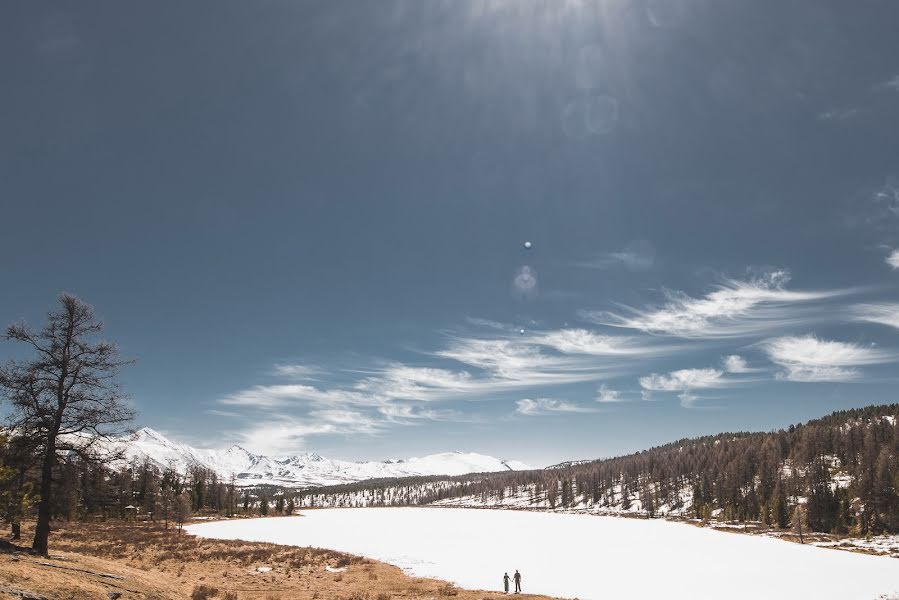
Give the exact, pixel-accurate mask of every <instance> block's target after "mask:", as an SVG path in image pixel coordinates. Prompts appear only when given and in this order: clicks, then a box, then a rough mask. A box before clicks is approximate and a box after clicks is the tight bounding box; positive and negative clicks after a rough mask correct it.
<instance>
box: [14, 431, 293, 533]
mask: <svg viewBox="0 0 899 600" xmlns="http://www.w3.org/2000/svg"><path fill="white" fill-rule="evenodd" d="M23 442H24V440H17V439H15V438H12V439H10V438H2V437H0V517H2V518H3V520H4V521H6V522H7V523H9V524H11V525H12V530H13V535H14V537H15V536H17V534H18V531H19V524H20V523H21V521H22V519H25V518H30V517H32V516H33V512H34V506H35V504H36V500H37V497H36V494H35V493H34V490H35V488H36V486H35V485H34V484H35V481H36V479H37V477H38V471H37V469H36V466H37V464H38V458H39V456H38V454H37V453H36V452H33V451H29V448H28V447H27V446H25V445H24V444H23ZM53 482H54V490H55V493H54V494H53V497H52V499H51V503H50V507H51V513H52V516H53V518H54V519H58V520H94V519H98V518H100V519H105V518H133V519H140V520H152V521H159V522H161V523H166V524H168V523H169V522H171V523H173V524H176V525H180V524H182V523H183V522H184V521H185V519H187V518H188V517H189V516H190V515H192V514H200V515H243V514H246V515H268V514H280V513H287V514H289V513H291V512H293V509H294V499H293V495H292V494H291V493H290V491H287V490H277V489H274V488H255V489H241V488H238V487H237V486H236V485H235V483H234V481H233V480H223V479H221V478H220V477H219V476H218V475H217V474H216V473H215V472H213V471H210V470H208V469H205V468H202V467H199V466H196V467H191V468H189V469H188V471H187V472H186V473H178V472H177V471H175V470H174V469H173V468H167V469H160V468H159V467H157V466H156V465H154V464H152V463H150V462H142V463H136V464H133V465H130V466H128V467H126V468H112V467H110V466H109V465H104V464H102V463H100V462H97V461H85V460H82V458H81V457H79V456H78V455H77V454H68V455H64V456H60V457H59V459H58V461H57V464H56V466H55V467H54V474H53Z"/></svg>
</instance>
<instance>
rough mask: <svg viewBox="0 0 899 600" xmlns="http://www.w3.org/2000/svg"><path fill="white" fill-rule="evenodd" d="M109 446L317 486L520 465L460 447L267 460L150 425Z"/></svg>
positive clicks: (140, 457)
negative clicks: (387, 455) (362, 457)
mask: <svg viewBox="0 0 899 600" xmlns="http://www.w3.org/2000/svg"><path fill="white" fill-rule="evenodd" d="M113 446H114V448H113V449H115V450H121V451H123V453H124V455H125V459H124V461H123V462H125V463H128V464H133V463H136V462H137V463H140V462H144V461H149V462H150V463H152V464H155V465H156V466H157V467H158V468H160V469H165V468H168V467H169V466H172V467H174V468H175V470H176V471H178V472H180V473H186V472H187V470H188V469H189V468H191V467H192V466H200V467H202V468H205V469H208V470H210V471H212V472H214V473H217V474H218V475H219V477H221V478H222V479H225V480H227V479H230V478H231V477H234V478H235V480H236V482H237V484H238V485H246V486H256V485H275V486H283V487H319V486H326V485H338V484H341V483H352V482H356V481H363V480H366V479H376V478H393V477H409V476H426V475H445V476H452V475H464V474H466V473H483V472H491V471H505V470H508V469H511V468H515V467H518V464H520V463H518V464H515V463H512V464H514V465H515V467H512V466H510V462H512V461H502V460H500V459H498V458H494V457H492V456H486V455H483V454H475V453H470V452H462V451H460V450H456V451H452V452H444V453H442V454H432V455H429V456H423V457H421V458H409V459H393V460H389V461H378V462H376V461H360V462H350V461H343V460H333V459H329V458H326V457H323V456H321V455H319V454H316V453H314V452H303V453H301V454H297V455H295V456H288V457H284V458H273V457H267V456H265V455H262V454H254V453H253V452H250V451H249V450H247V449H246V448H244V447H243V446H240V445H238V444H233V445H231V446H229V447H228V448H222V449H201V448H192V447H190V446H188V445H186V444H182V443H180V442H176V441H173V440H170V439H168V438H167V437H166V436H164V435H163V434H161V433H159V432H158V431H156V430H154V429H152V428H150V427H141V428H140V429H138V430H137V431H135V432H134V434H133V435H131V436H128V437H124V438H120V439H119V440H117V441H115V442H113Z"/></svg>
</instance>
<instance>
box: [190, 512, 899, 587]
mask: <svg viewBox="0 0 899 600" xmlns="http://www.w3.org/2000/svg"><path fill="white" fill-rule="evenodd" d="M301 514H302V516H297V517H281V518H267V519H241V520H234V521H216V522H210V523H202V524H196V525H190V526H189V527H187V529H188V531H190V533H192V534H194V535H198V536H202V537H208V538H218V539H241V540H247V541H261V542H273V543H278V544H289V545H296V546H317V547H322V548H330V549H333V550H339V551H342V552H348V553H351V554H357V555H361V556H366V557H369V558H373V559H375V560H380V561H383V562H386V563H390V564H393V565H396V566H398V567H401V568H403V569H404V570H406V571H407V572H408V573H410V574H412V575H416V576H421V577H433V578H437V579H443V580H446V581H452V582H453V583H455V584H457V585H459V586H461V587H464V588H469V589H489V590H499V589H501V583H502V575H503V573H504V572H508V573H509V574H510V575H511V574H512V573H514V571H515V569H519V570H520V571H521V573H522V577H523V588H524V591H525V592H528V593H542V594H547V595H553V596H561V597H577V598H581V599H589V598H600V597H609V596H610V595H613V594H614V595H615V596H617V597H626V598H643V597H645V598H653V599H655V598H693V599H697V600H701V599H705V598H709V599H712V598H714V599H715V600H719V599H721V598H727V599H743V598H745V599H747V600H748V599H750V598H751V599H753V600H757V599H758V598H769V599H776V598H783V599H787V598H789V599H791V600H792V599H798V598H816V600H824V599H833V600H853V599H859V600H875V599H876V598H878V597H879V596H881V595H884V594H894V593H897V592H899V561H897V560H896V559H892V558H888V557H878V556H868V555H863V554H856V553H851V552H840V551H836V550H829V549H823V548H815V547H811V546H802V545H799V544H792V543H788V542H782V541H779V540H775V539H770V538H764V537H758V536H744V535H734V534H731V533H724V532H720V531H714V530H711V529H705V528H698V527H692V526H689V525H685V524H682V523H672V522H668V521H663V520H660V519H654V520H637V519H620V518H616V517H597V516H587V515H565V514H552V513H540V512H526V511H501V510H469V509H448V508H430V509H429V508H370V509H365V508H353V509H326V510H311V511H304V512H303V513H301Z"/></svg>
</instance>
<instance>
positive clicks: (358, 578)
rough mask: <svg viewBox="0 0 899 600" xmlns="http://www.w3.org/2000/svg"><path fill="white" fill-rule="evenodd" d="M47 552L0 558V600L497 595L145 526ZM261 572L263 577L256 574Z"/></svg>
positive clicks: (102, 529)
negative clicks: (11, 595) (37, 599)
mask: <svg viewBox="0 0 899 600" xmlns="http://www.w3.org/2000/svg"><path fill="white" fill-rule="evenodd" d="M50 550H51V554H52V555H53V558H52V559H51V560H49V561H48V560H43V559H37V558H35V557H31V556H26V555H18V556H14V555H10V554H0V598H3V597H5V596H4V594H3V593H2V588H4V587H12V586H14V587H17V588H21V589H27V590H30V591H32V592H36V593H38V594H42V595H44V596H47V597H48V598H59V599H63V598H65V599H71V600H81V599H82V598H83V599H85V600H86V599H87V598H105V597H106V594H107V593H108V592H119V593H121V594H122V596H121V599H122V600H129V599H132V598H135V599H136V598H145V599H151V598H152V599H160V600H162V599H167V598H191V599H192V600H194V599H195V600H238V599H241V600H244V599H246V600H250V599H252V600H294V599H297V600H313V599H319V600H399V599H422V600H424V599H428V600H430V599H432V598H442V597H455V598H457V599H458V600H488V599H495V598H500V597H503V594H501V593H498V592H485V591H470V590H461V589H458V588H456V587H454V586H452V585H451V584H447V583H446V582H442V581H436V580H433V579H422V578H413V577H409V576H407V575H405V574H404V573H403V572H402V571H401V570H400V569H398V568H396V567H393V566H390V565H387V564H384V563H380V562H376V561H371V560H368V559H364V558H360V557H357V556H351V555H348V554H343V553H340V552H334V551H331V550H324V549H319V548H298V547H294V546H279V545H276V544H264V543H256V542H241V541H227V540H208V539H202V538H195V537H193V536H190V535H188V534H186V533H177V532H175V531H173V530H171V529H170V530H168V531H166V530H165V529H163V528H162V527H159V526H156V525H154V524H150V523H124V522H105V523H89V524H81V523H71V524H58V525H57V526H55V527H54V531H53V534H52V536H51V540H50ZM42 563H43V564H42ZM50 565H52V566H50ZM328 566H330V567H335V568H339V567H344V568H346V570H345V571H343V572H342V573H339V574H337V575H335V574H334V573H329V572H327V571H326V570H325V567H328ZM259 567H266V568H269V569H271V570H269V571H264V572H260V571H258V570H257V569H258V568H259ZM85 571H87V572H85ZM518 598H531V599H537V598H546V597H545V596H518Z"/></svg>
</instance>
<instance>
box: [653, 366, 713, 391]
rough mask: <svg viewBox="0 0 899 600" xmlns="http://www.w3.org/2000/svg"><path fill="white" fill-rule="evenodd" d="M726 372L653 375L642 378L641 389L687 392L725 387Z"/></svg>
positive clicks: (701, 371) (702, 370)
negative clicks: (724, 377)
mask: <svg viewBox="0 0 899 600" xmlns="http://www.w3.org/2000/svg"><path fill="white" fill-rule="evenodd" d="M723 376H724V371H720V370H718V369H680V370H679V371H671V372H670V373H668V374H667V375H660V374H658V373H653V374H651V375H647V376H645V377H641V378H640V387H642V388H643V389H645V390H649V391H651V392H685V391H688V390H694V389H705V388H717V387H724V386H725V385H726V384H727V382H726V381H725V380H724V379H723Z"/></svg>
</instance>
